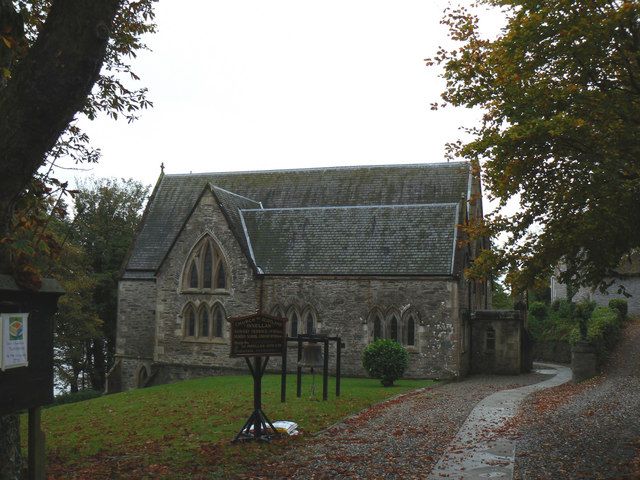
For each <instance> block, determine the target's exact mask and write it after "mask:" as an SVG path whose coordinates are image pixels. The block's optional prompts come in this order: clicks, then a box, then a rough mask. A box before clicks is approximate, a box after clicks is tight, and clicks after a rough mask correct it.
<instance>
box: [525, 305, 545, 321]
mask: <svg viewBox="0 0 640 480" xmlns="http://www.w3.org/2000/svg"><path fill="white" fill-rule="evenodd" d="M547 313H548V312H547V304H546V303H544V302H531V303H530V304H529V316H530V318H531V317H536V318H546V317H547Z"/></svg>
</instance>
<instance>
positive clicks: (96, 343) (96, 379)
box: [91, 337, 106, 392]
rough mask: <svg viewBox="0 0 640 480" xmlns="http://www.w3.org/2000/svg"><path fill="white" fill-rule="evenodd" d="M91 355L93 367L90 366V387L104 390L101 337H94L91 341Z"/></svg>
mask: <svg viewBox="0 0 640 480" xmlns="http://www.w3.org/2000/svg"><path fill="white" fill-rule="evenodd" d="M91 356H92V357H93V368H91V388H93V389H94V390H98V391H100V392H101V391H103V390H104V380H105V376H106V364H105V358H104V340H103V339H102V338H99V337H98V338H94V339H93V341H92V342H91Z"/></svg>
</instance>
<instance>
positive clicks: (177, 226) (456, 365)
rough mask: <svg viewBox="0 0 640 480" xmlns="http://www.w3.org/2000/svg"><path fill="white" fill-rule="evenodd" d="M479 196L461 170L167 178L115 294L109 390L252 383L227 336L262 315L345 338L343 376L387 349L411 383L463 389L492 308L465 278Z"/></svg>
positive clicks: (480, 286) (459, 166)
mask: <svg viewBox="0 0 640 480" xmlns="http://www.w3.org/2000/svg"><path fill="white" fill-rule="evenodd" d="M480 188H481V187H480V181H479V179H478V178H477V176H474V175H473V174H472V171H471V167H470V165H469V164H468V163H467V162H452V163H435V164H419V165H386V166H364V167H338V168H315V169H300V170H281V171H257V172H233V173H204V174H187V175H164V174H163V175H161V176H160V178H159V179H158V182H157V184H156V187H155V189H154V191H153V193H152V196H151V198H150V200H149V204H148V206H147V209H146V211H145V214H144V218H143V222H142V225H141V227H140V230H139V233H138V235H137V237H136V239H135V242H134V245H133V247H132V249H131V252H130V254H129V257H128V260H127V262H126V266H125V268H124V271H123V275H122V278H121V280H120V283H119V289H118V328H117V347H116V348H117V351H116V360H117V362H116V365H115V366H114V368H113V369H112V372H111V373H110V385H112V386H114V387H113V388H112V389H114V390H117V389H128V388H133V387H137V386H144V385H148V384H159V383H166V382H170V381H174V380H178V379H184V378H191V377H196V376H204V375H216V374H223V373H225V372H230V371H233V370H234V369H242V371H244V369H245V365H244V363H243V360H242V359H237V358H230V357H229V328H228V323H227V322H226V321H225V320H226V318H228V317H233V316H241V315H247V314H251V313H254V312H255V311H256V310H258V309H259V308H260V307H262V309H263V311H265V312H267V313H272V314H276V315H281V316H286V317H287V318H288V327H287V328H288V334H289V335H290V336H294V337H295V336H296V335H297V334H299V333H319V334H328V335H332V336H340V337H341V338H342V340H343V342H344V343H345V344H346V347H345V349H344V350H343V357H342V371H343V373H344V374H346V375H364V374H365V372H364V370H363V368H362V365H361V355H362V351H363V349H364V348H365V347H366V345H367V344H368V343H370V342H371V341H373V340H374V339H375V338H380V337H384V338H391V339H394V340H397V341H399V342H400V343H402V344H403V345H405V346H406V348H407V349H408V351H409V357H410V358H409V368H408V372H407V376H410V377H423V378H425V377H431V378H450V377H459V376H463V375H465V374H467V373H468V372H469V370H470V358H471V356H470V345H471V341H470V325H469V318H470V313H471V312H474V311H475V310H477V309H482V310H485V309H487V308H490V306H491V302H490V298H489V291H490V288H488V285H487V284H486V282H479V281H468V280H466V279H465V278H464V275H463V271H464V268H465V266H467V265H468V264H469V262H470V261H471V260H472V259H473V258H474V257H475V255H476V252H477V251H478V249H480V248H483V247H485V246H488V243H485V242H484V241H477V242H475V243H473V244H469V243H465V242H461V240H463V233H462V231H461V229H460V228H459V225H460V224H461V223H463V222H465V221H466V220H467V219H469V218H472V217H481V216H482V202H481V201H480V200H475V199H480V198H481V190H480ZM483 243H485V245H483ZM490 341H491V342H494V344H495V342H497V343H498V344H500V342H502V341H503V339H500V338H495V336H494V337H493V338H492V339H491V340H490ZM295 352H296V350H295V348H294V347H293V346H292V348H291V351H290V357H289V358H288V364H289V365H292V366H293V368H295V360H296V358H294V355H295ZM333 360H334V358H333V355H332V358H331V363H332V364H333ZM270 365H271V366H273V367H278V362H277V361H276V362H272V363H271V364H270Z"/></svg>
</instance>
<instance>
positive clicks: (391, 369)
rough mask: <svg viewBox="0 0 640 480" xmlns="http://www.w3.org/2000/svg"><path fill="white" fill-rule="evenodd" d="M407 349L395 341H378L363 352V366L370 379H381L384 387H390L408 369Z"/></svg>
mask: <svg viewBox="0 0 640 480" xmlns="http://www.w3.org/2000/svg"><path fill="white" fill-rule="evenodd" d="M408 360H409V354H408V353H407V349H406V348H404V347H403V346H402V345H400V344H399V343H398V342H396V341H395V340H389V339H382V338H381V339H378V340H376V341H375V342H373V343H370V344H369V345H367V347H366V348H365V349H364V352H362V365H363V366H364V369H365V370H366V371H367V373H368V374H369V376H370V377H372V378H379V379H380V381H381V382H382V385H384V386H385V387H390V386H391V385H393V382H394V381H396V380H397V379H399V378H401V377H402V375H403V374H404V371H405V370H406V369H407V364H408Z"/></svg>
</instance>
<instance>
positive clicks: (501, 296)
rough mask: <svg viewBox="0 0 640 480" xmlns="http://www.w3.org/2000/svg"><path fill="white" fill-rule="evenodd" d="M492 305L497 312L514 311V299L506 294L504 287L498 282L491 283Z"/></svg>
mask: <svg viewBox="0 0 640 480" xmlns="http://www.w3.org/2000/svg"><path fill="white" fill-rule="evenodd" d="M491 289H492V290H491V303H492V306H493V308H495V309H496V310H511V309H513V299H512V298H511V296H510V295H509V294H508V293H507V292H506V290H505V288H504V285H503V284H502V283H500V282H499V281H497V280H494V281H493V282H491Z"/></svg>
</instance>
